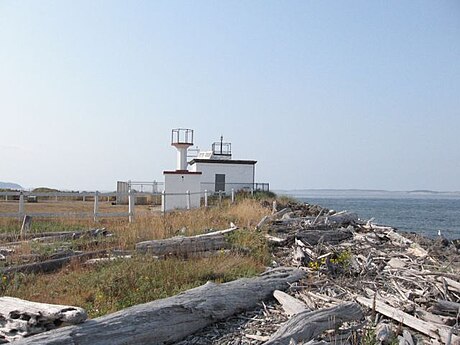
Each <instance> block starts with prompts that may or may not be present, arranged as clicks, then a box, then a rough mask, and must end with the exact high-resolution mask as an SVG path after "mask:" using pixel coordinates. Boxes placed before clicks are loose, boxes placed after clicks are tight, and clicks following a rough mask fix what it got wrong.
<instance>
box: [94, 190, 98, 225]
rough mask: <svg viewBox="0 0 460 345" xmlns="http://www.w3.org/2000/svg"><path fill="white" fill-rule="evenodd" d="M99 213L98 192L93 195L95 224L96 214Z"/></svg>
mask: <svg viewBox="0 0 460 345" xmlns="http://www.w3.org/2000/svg"><path fill="white" fill-rule="evenodd" d="M98 211H99V192H98V191H96V193H94V218H93V219H94V221H95V222H97V213H98Z"/></svg>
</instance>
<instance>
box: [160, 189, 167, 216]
mask: <svg viewBox="0 0 460 345" xmlns="http://www.w3.org/2000/svg"><path fill="white" fill-rule="evenodd" d="M161 212H163V213H164V212H166V191H162V192H161Z"/></svg>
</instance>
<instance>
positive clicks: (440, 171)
mask: <svg viewBox="0 0 460 345" xmlns="http://www.w3.org/2000/svg"><path fill="white" fill-rule="evenodd" d="M175 127H186V128H192V129H194V130H195V143H196V144H197V145H198V146H199V147H200V148H202V149H209V148H210V145H211V143H212V142H213V141H215V140H218V139H219V137H220V135H221V134H222V135H224V137H225V139H226V140H228V141H231V142H232V149H233V154H234V158H237V159H256V160H258V163H257V180H258V181H259V182H270V184H271V187H272V188H273V189H292V188H370V189H389V190H411V189H434V190H460V134H459V131H460V2H459V1H457V0H453V1H419V0H417V1H415V0H414V1H399V0H398V1H367V0H366V1H266V0H263V1H170V0H168V1H131V0H130V1H114V0H110V1H94V0H89V1H82V0H79V1H62V0H61V1H46V0H41V1H32V0H30V1H20V0H14V1H13V0H11V1H7V0H0V128H1V132H0V133H1V135H0V181H10V182H17V183H19V184H21V185H23V186H24V187H37V186H49V187H57V188H66V189H93V190H94V189H100V190H113V189H115V188H116V181H117V180H128V179H132V180H154V179H156V180H162V171H163V170H170V169H174V168H175V150H174V148H173V147H171V146H170V132H171V129H172V128H175Z"/></svg>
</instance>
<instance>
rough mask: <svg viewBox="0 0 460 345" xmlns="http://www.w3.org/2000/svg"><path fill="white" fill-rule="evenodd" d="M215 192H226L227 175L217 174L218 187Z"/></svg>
mask: <svg viewBox="0 0 460 345" xmlns="http://www.w3.org/2000/svg"><path fill="white" fill-rule="evenodd" d="M214 190H215V191H216V192H218V191H223V192H225V174H216V186H215V189H214Z"/></svg>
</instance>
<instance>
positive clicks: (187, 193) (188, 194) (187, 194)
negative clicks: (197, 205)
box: [185, 190, 190, 210]
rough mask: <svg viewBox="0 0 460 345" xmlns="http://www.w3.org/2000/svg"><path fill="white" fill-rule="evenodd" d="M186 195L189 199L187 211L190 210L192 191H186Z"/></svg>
mask: <svg viewBox="0 0 460 345" xmlns="http://www.w3.org/2000/svg"><path fill="white" fill-rule="evenodd" d="M185 195H186V197H187V210H190V191H189V190H188V191H186V192H185Z"/></svg>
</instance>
